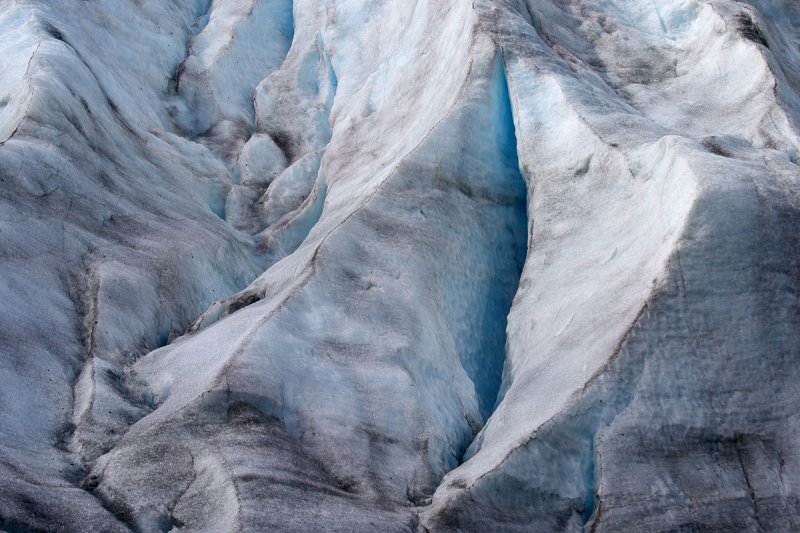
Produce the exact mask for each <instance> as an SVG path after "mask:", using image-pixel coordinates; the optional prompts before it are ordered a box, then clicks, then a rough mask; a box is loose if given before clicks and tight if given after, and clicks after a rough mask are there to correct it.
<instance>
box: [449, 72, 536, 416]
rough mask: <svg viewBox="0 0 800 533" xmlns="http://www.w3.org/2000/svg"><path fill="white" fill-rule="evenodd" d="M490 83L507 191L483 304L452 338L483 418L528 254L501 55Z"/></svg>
mask: <svg viewBox="0 0 800 533" xmlns="http://www.w3.org/2000/svg"><path fill="white" fill-rule="evenodd" d="M493 83H494V84H495V86H494V87H493V88H492V90H491V94H492V97H493V99H494V102H492V107H491V108H492V110H493V113H494V114H495V116H494V117H493V122H494V128H493V130H494V132H495V134H496V135H497V137H496V138H495V142H496V143H497V148H498V150H497V153H498V155H499V160H498V161H497V162H496V166H495V168H496V169H497V173H496V178H495V179H499V180H502V186H503V187H504V188H505V190H507V191H508V195H507V196H504V199H507V200H508V202H507V203H506V202H505V201H504V202H503V205H501V206H498V209H499V210H501V211H503V212H502V213H498V214H497V215H496V216H495V217H494V220H493V222H494V223H495V225H494V227H493V228H491V231H492V232H493V235H494V236H495V239H494V242H493V243H492V245H491V246H490V247H489V248H488V249H487V250H486V253H487V254H488V257H486V262H487V265H488V268H489V269H490V271H491V272H492V276H491V282H490V283H489V284H487V286H485V287H484V288H483V290H484V291H485V292H484V294H483V295H481V296H482V297H481V299H480V301H482V303H483V308H482V309H476V310H475V312H477V313H479V314H480V315H481V328H480V331H479V332H474V333H473V334H468V335H467V336H466V337H464V338H461V339H458V340H457V344H460V346H459V354H461V363H462V366H463V367H464V370H465V371H466V372H467V375H468V376H469V377H470V379H472V382H473V383H474V384H475V391H476V393H477V396H478V403H479V407H480V412H481V416H482V417H483V419H484V421H485V420H487V419H488V418H489V416H491V414H492V412H493V411H494V409H495V407H496V405H497V403H498V393H499V391H500V385H501V382H502V376H503V368H504V365H505V360H506V326H507V323H508V314H509V312H510V310H511V304H512V301H513V299H514V295H515V294H516V292H517V289H518V286H519V281H520V276H521V274H522V267H523V265H524V263H525V258H526V256H527V236H528V214H527V185H526V182H525V178H524V177H523V175H522V173H521V171H520V167H519V158H518V155H517V136H516V131H515V126H514V117H513V113H512V107H511V99H510V94H509V89H508V81H507V79H506V73H505V69H504V68H503V60H502V57H501V56H499V57H498V59H497V63H496V70H495V75H494V80H493ZM506 210H507V211H506ZM476 223H483V222H477V221H476Z"/></svg>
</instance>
